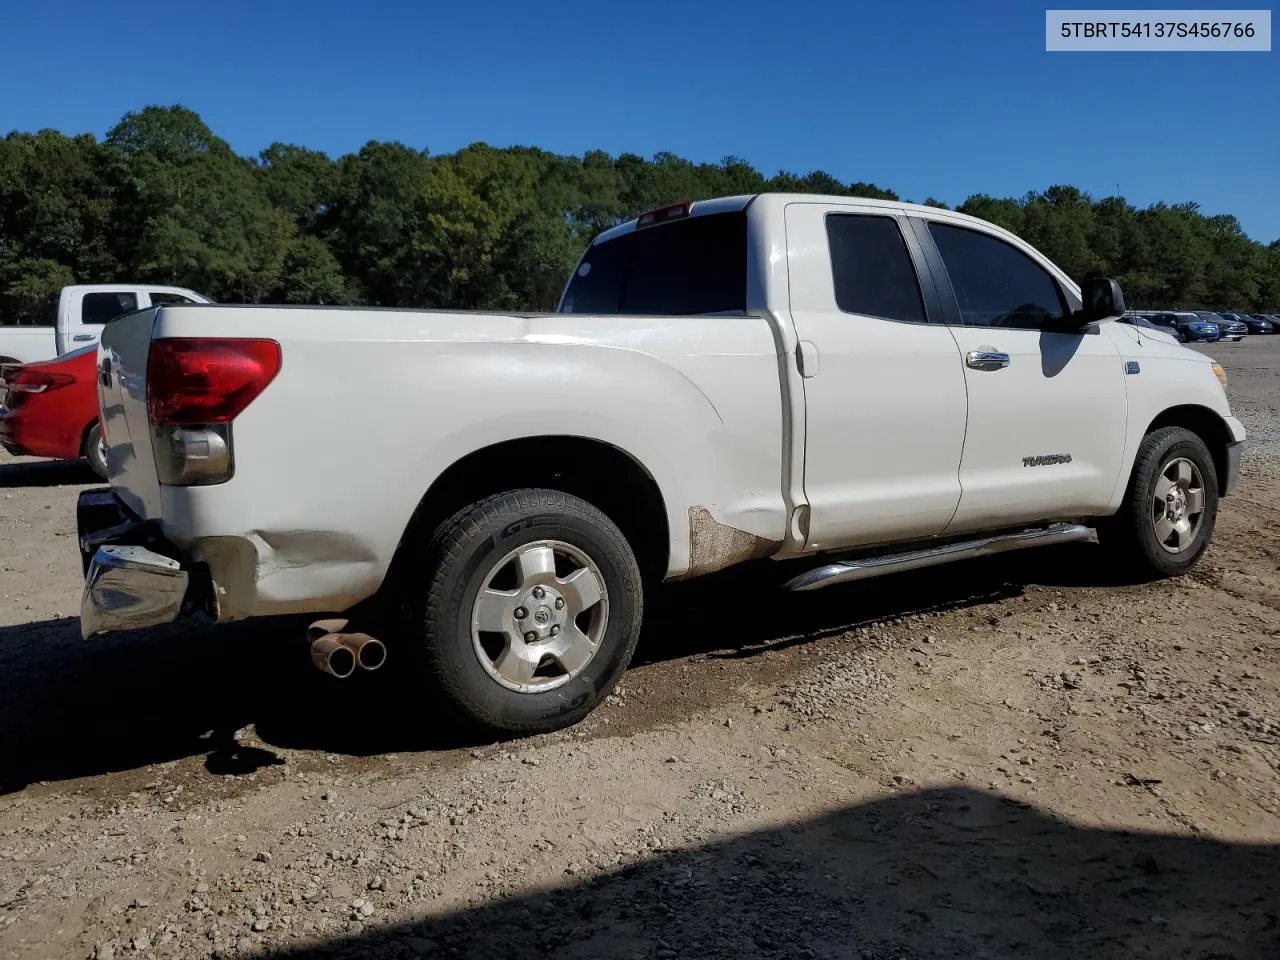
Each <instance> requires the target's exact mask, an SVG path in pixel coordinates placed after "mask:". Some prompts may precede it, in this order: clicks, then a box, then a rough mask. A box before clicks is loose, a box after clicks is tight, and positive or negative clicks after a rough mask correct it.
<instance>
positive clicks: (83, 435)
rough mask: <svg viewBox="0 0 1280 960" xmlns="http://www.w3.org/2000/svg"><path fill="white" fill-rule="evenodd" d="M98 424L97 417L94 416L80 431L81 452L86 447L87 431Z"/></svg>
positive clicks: (87, 440)
mask: <svg viewBox="0 0 1280 960" xmlns="http://www.w3.org/2000/svg"><path fill="white" fill-rule="evenodd" d="M97 425H98V418H97V417H94V418H93V419H92V420H90V421H89V422H88V423H87V424H85V427H84V429H83V430H81V431H80V452H81V453H82V454H83V453H84V452H85V451H86V450H87V449H88V444H89V431H90V430H92V429H93V428H94V427H96V426H97Z"/></svg>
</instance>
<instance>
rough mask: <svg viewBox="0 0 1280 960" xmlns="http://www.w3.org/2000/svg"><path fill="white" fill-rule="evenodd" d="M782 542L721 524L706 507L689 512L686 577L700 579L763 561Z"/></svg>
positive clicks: (697, 507)
mask: <svg viewBox="0 0 1280 960" xmlns="http://www.w3.org/2000/svg"><path fill="white" fill-rule="evenodd" d="M778 545H779V541H777V540H770V539H768V538H767V537H758V536H756V535H755V534H754V533H748V532H747V531H746V530H739V529H738V528H737V527H731V526H729V525H728V524H724V523H721V522H720V521H719V520H717V519H716V518H715V517H713V516H712V515H711V511H710V510H708V509H707V508H706V507H703V506H696V507H690V508H689V570H688V572H687V573H685V574H684V575H683V576H684V577H698V576H702V575H703V574H705V573H714V572H715V571H717V570H723V569H725V568H726V567H731V566H733V565H734V564H736V563H741V562H743V561H744V560H754V559H756V558H758V557H764V556H767V555H769V554H770V553H772V552H773V551H774V550H776V549H777V547H778Z"/></svg>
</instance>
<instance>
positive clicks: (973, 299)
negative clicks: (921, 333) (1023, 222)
mask: <svg viewBox="0 0 1280 960" xmlns="http://www.w3.org/2000/svg"><path fill="white" fill-rule="evenodd" d="M929 232H930V234H932V236H933V241H934V243H936V244H937V246H938V252H939V253H940V254H941V255H942V262H943V265H944V266H945V267H946V268H947V275H948V276H949V277H950V278H951V286H952V288H953V289H954V290H955V294H956V300H957V302H958V303H959V306H960V317H961V322H962V323H964V324H965V325H966V326H973V327H1011V328H1014V329H1019V330H1039V329H1041V328H1043V327H1045V326H1048V325H1050V324H1052V323H1053V322H1054V321H1057V320H1061V319H1062V318H1063V317H1064V316H1065V315H1066V312H1067V306H1066V303H1065V302H1064V300H1063V299H1062V291H1061V289H1059V287H1058V284H1057V283H1056V282H1054V279H1053V277H1051V276H1050V275H1049V273H1048V272H1047V271H1046V270H1045V269H1044V268H1042V267H1041V266H1040V265H1039V264H1038V263H1036V262H1035V261H1034V260H1032V259H1031V258H1030V257H1028V256H1027V255H1026V254H1025V253H1023V252H1022V251H1021V250H1019V249H1017V248H1016V247H1013V246H1010V245H1009V244H1007V243H1005V242H1004V241H1003V240H1000V239H998V238H996V237H993V236H991V235H990V234H987V233H981V232H980V231H977V230H970V229H968V228H966V227H955V226H952V225H951V224H948V223H939V222H937V221H931V222H930V223H929Z"/></svg>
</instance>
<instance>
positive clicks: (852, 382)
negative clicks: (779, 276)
mask: <svg viewBox="0 0 1280 960" xmlns="http://www.w3.org/2000/svg"><path fill="white" fill-rule="evenodd" d="M905 227H906V219H905V217H903V216H901V215H900V214H898V213H897V212H896V211H894V210H893V209H892V208H885V207H875V206H867V205H861V206H860V205H858V203H857V202H856V201H850V202H849V204H848V205H847V206H846V205H841V206H837V207H834V208H833V206H832V205H831V203H830V202H823V203H804V202H797V203H793V204H789V205H788V206H787V208H786V231H787V269H788V277H789V286H790V306H791V315H792V319H793V321H794V323H795V327H796V333H797V335H798V337H799V340H800V348H801V349H800V356H801V360H802V374H803V376H804V380H803V383H804V392H805V462H804V490H805V496H806V499H807V500H808V503H809V509H810V522H809V536H808V539H807V542H806V546H807V547H808V548H809V549H810V550H833V549H840V548H845V547H853V546H860V545H864V544H873V543H877V542H882V541H885V540H890V539H895V540H897V539H907V538H914V537H921V538H923V537H930V536H933V535H934V534H937V533H939V532H941V531H942V530H943V528H945V527H946V525H947V524H948V523H949V522H950V520H951V517H952V515H953V514H954V513H955V509H956V505H957V503H958V502H959V499H960V484H959V480H958V478H957V473H958V470H959V467H960V454H961V449H962V446H963V443H964V429H965V378H964V373H963V370H962V367H961V363H960V356H959V352H958V350H957V347H956V341H955V338H954V336H953V335H952V332H951V330H950V329H948V327H946V326H945V325H944V324H942V323H941V322H938V321H940V320H941V319H942V318H941V316H940V311H939V307H938V300H937V296H936V292H935V291H934V289H933V288H932V286H931V285H930V283H929V282H928V274H927V272H925V268H924V261H923V259H922V256H921V254H920V248H919V245H918V243H917V242H916V240H915V239H914V238H913V237H910V236H909V235H908V234H906V233H904V229H905ZM921 276H924V277H925V280H926V282H925V283H923V284H922V283H921V281H920V277H921Z"/></svg>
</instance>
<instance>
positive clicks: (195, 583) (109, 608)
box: [76, 489, 210, 640]
mask: <svg viewBox="0 0 1280 960" xmlns="http://www.w3.org/2000/svg"><path fill="white" fill-rule="evenodd" d="M76 527H77V533H78V540H79V545H80V561H81V566H82V568H83V569H84V575H85V577H84V591H83V593H82V594H81V597H80V633H81V635H82V636H83V637H84V638H85V639H86V640H87V639H88V638H90V637H93V636H96V635H98V634H100V633H107V632H109V631H113V630H133V629H137V628H140V627H153V626H157V625H159V624H164V623H172V622H173V621H174V620H177V619H178V618H179V617H180V616H182V615H184V614H187V613H192V612H196V611H198V610H200V609H202V608H207V606H208V603H207V601H208V599H209V596H210V595H209V593H208V592H207V591H205V590H203V589H202V584H203V583H205V582H207V578H202V577H200V576H198V573H199V570H198V569H197V568H193V566H192V565H191V564H188V563H186V562H184V558H183V556H182V553H181V552H180V551H179V550H178V549H177V548H176V547H175V546H174V545H173V544H171V543H169V542H168V541H167V540H165V538H164V536H163V534H162V532H161V531H160V529H159V526H158V525H157V524H155V523H152V522H150V521H146V520H141V519H139V518H138V517H136V516H134V515H133V514H132V513H130V512H129V510H128V509H127V508H126V507H125V506H124V505H123V504H122V503H121V502H120V500H119V498H117V497H116V495H115V494H114V493H113V492H112V491H111V490H110V489H99V490H85V491H83V492H82V493H81V494H80V497H79V500H78V501H77V503H76Z"/></svg>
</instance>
